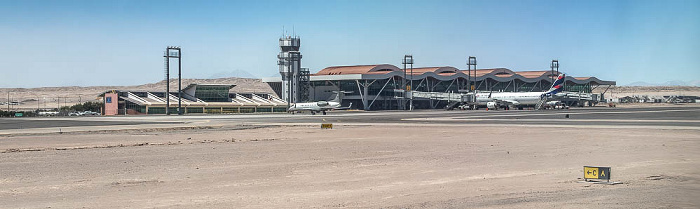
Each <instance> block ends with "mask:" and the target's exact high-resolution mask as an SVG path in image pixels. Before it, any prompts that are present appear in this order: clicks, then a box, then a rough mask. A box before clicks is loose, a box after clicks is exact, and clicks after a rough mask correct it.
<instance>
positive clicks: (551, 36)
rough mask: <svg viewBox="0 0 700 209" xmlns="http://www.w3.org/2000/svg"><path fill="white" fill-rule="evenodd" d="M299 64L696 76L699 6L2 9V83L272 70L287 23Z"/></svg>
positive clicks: (315, 4) (6, 5) (326, 4)
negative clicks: (173, 71)
mask: <svg viewBox="0 0 700 209" xmlns="http://www.w3.org/2000/svg"><path fill="white" fill-rule="evenodd" d="M283 26H284V27H285V29H286V30H287V31H288V32H289V33H292V28H294V32H295V33H296V34H297V35H299V36H301V39H302V48H301V51H302V54H303V56H304V57H303V59H302V65H303V66H304V67H308V68H311V71H312V72H317V71H319V70H321V69H323V68H325V67H328V66H334V65H359V64H380V63H388V64H394V65H397V66H398V65H400V63H401V59H402V57H403V55H404V54H413V56H414V59H415V66H416V67H423V66H426V67H427V66H453V67H457V68H460V69H463V68H466V65H465V62H466V57H467V56H476V57H477V58H478V62H479V66H478V67H479V68H493V67H506V68H509V69H512V70H516V71H519V70H546V69H548V68H549V62H550V61H551V60H552V59H558V60H559V62H560V70H561V71H563V72H566V73H568V74H569V75H573V76H596V77H598V78H601V79H605V80H615V81H618V84H627V83H631V82H635V81H645V82H655V83H661V82H665V81H669V80H684V81H689V80H699V79H700V58H698V57H700V38H698V37H700V1H697V0H691V1H676V0H670V1H637V0H635V1H464V0H462V1H410V0H409V1H296V2H295V1H177V0H170V1H119V0H117V1H31V0H27V1H0V71H1V72H2V73H1V75H2V76H0V87H41V86H67V85H79V86H91V85H134V84H143V83H152V82H158V81H161V80H163V77H164V75H163V59H162V53H163V50H164V49H165V47H166V46H169V45H175V46H181V47H182V48H183V63H182V65H183V70H184V72H183V77H184V78H209V77H211V76H212V75H214V74H217V73H218V74H221V72H230V71H235V70H243V71H247V72H249V73H251V74H253V75H255V76H257V77H271V76H274V75H276V74H277V71H278V68H277V65H276V55H277V53H278V51H279V48H278V45H277V44H278V43H277V39H278V38H279V37H280V36H281V35H282V27H283Z"/></svg>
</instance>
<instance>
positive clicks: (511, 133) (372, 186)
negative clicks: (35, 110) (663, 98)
mask: <svg viewBox="0 0 700 209" xmlns="http://www.w3.org/2000/svg"><path fill="white" fill-rule="evenodd" d="M415 126H416V124H413V125H406V126H336V127H335V129H333V130H321V129H319V128H318V127H310V126H294V127H292V126H259V127H258V126H246V127H237V128H235V127H234V128H225V129H209V130H179V131H163V132H146V131H128V132H117V133H92V134H85V133H83V134H51V135H38V136H11V137H1V138H0V152H2V153H0V208H81V207H87V208H197V207H203V208H344V207H350V208H481V207H486V208H493V207H495V208H542V207H544V208H554V207H557V208H666V207H668V208H698V207H700V199H699V198H698V197H699V196H698V194H700V182H699V181H700V137H698V136H700V131H697V130H664V129H622V130H615V129H592V128H585V127H583V128H580V129H576V128H574V129H552V128H535V127H504V126H500V127H499V126H493V127H469V126H464V127H455V126H450V127H430V128H418V127H415ZM584 165H593V166H610V167H612V177H613V180H614V181H620V182H623V184H618V185H600V184H591V183H580V182H579V181H581V178H582V175H583V174H582V167H583V166H584Z"/></svg>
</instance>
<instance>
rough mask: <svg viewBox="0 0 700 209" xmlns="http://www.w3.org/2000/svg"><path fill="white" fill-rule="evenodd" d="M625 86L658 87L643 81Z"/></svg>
mask: <svg viewBox="0 0 700 209" xmlns="http://www.w3.org/2000/svg"><path fill="white" fill-rule="evenodd" d="M624 86H656V84H653V83H647V82H642V81H637V82H634V83H630V84H627V85H624Z"/></svg>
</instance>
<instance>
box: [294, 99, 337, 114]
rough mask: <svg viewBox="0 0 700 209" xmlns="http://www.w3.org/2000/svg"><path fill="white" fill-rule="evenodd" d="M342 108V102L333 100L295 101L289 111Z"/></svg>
mask: <svg viewBox="0 0 700 209" xmlns="http://www.w3.org/2000/svg"><path fill="white" fill-rule="evenodd" d="M338 108H340V103H338V102H333V101H329V102H326V101H320V102H305V103H294V104H292V105H291V106H290V107H289V111H290V112H293V111H313V112H322V111H327V110H332V109H338Z"/></svg>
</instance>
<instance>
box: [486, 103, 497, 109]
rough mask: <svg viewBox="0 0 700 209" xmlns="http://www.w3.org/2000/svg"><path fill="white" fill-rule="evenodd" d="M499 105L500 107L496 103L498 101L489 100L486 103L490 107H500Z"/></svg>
mask: <svg viewBox="0 0 700 209" xmlns="http://www.w3.org/2000/svg"><path fill="white" fill-rule="evenodd" d="M497 107H498V104H496V102H487V103H486V108H489V109H498V108H497Z"/></svg>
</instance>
